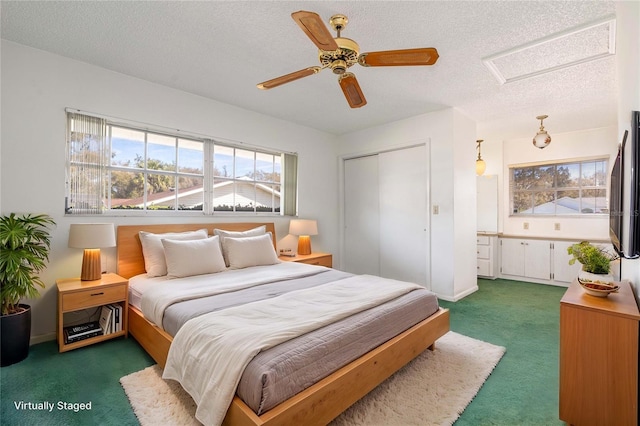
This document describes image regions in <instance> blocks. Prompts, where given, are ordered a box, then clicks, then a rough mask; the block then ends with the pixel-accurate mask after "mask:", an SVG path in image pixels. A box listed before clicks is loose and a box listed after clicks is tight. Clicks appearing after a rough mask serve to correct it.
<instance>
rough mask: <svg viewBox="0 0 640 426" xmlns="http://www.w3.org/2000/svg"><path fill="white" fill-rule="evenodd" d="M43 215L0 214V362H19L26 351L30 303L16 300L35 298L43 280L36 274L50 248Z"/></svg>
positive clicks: (48, 222)
mask: <svg viewBox="0 0 640 426" xmlns="http://www.w3.org/2000/svg"><path fill="white" fill-rule="evenodd" d="M53 225H55V222H54V221H53V219H52V218H51V217H49V216H48V215H46V214H39V215H32V214H25V215H20V216H17V215H16V214H15V213H11V214H9V215H8V216H6V215H3V216H1V217H0V303H1V309H2V310H1V312H0V326H1V330H0V331H1V333H2V334H1V336H0V339H1V340H0V344H1V346H0V364H1V366H2V367H4V366H6V365H11V364H14V363H16V362H19V361H22V360H23V359H25V358H26V357H27V355H28V354H29V340H30V338H31V306H29V305H25V304H21V303H20V299H23V298H25V297H27V298H35V297H37V296H38V295H39V289H38V287H41V288H44V286H45V285H44V283H43V282H42V280H41V279H40V277H39V276H38V273H39V272H41V271H42V270H43V269H44V268H45V267H46V262H47V261H48V260H49V250H50V247H51V236H50V234H49V231H50V229H49V228H50V227H51V226H53Z"/></svg>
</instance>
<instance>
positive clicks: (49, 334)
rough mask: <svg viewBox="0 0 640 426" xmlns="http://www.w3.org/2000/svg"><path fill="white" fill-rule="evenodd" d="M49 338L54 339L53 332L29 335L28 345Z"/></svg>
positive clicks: (54, 334) (45, 340) (42, 341)
mask: <svg viewBox="0 0 640 426" xmlns="http://www.w3.org/2000/svg"><path fill="white" fill-rule="evenodd" d="M51 340H56V333H55V332H52V333H47V334H40V335H39V336H31V339H30V340H29V346H31V345H37V344H38V343H44V342H49V341H51Z"/></svg>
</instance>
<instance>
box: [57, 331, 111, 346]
mask: <svg viewBox="0 0 640 426" xmlns="http://www.w3.org/2000/svg"><path fill="white" fill-rule="evenodd" d="M96 336H102V330H94V331H92V332H90V333H86V334H80V335H76V336H69V334H68V333H67V331H66V330H65V333H64V342H65V343H66V344H69V343H74V342H79V341H80V340H85V339H90V338H92V337H96Z"/></svg>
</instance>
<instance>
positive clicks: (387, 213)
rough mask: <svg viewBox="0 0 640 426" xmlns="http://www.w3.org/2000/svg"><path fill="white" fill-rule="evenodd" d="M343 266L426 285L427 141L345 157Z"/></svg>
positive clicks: (347, 269) (352, 270)
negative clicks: (418, 144) (372, 153)
mask: <svg viewBox="0 0 640 426" xmlns="http://www.w3.org/2000/svg"><path fill="white" fill-rule="evenodd" d="M344 195H345V201H344V206H345V208H344V218H345V230H344V249H345V250H344V256H343V269H344V270H345V271H347V272H352V273H356V274H373V275H380V276H383V277H386V278H393V279H398V280H404V281H411V282H415V283H418V284H421V285H425V286H426V285H427V275H428V274H427V255H426V250H427V190H426V147H425V146H424V145H422V146H417V147H412V148H405V149H399V150H395V151H389V152H381V153H378V154H375V155H371V156H367V157H359V158H354V159H349V160H345V161H344Z"/></svg>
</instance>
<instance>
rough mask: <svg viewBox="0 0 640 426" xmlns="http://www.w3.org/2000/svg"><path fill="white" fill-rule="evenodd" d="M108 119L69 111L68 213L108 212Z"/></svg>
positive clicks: (66, 210)
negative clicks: (106, 210) (105, 202)
mask: <svg viewBox="0 0 640 426" xmlns="http://www.w3.org/2000/svg"><path fill="white" fill-rule="evenodd" d="M106 129H107V126H106V120H104V119H102V118H97V117H91V116H88V115H83V114H78V113H75V112H67V163H68V164H67V194H68V195H67V199H66V200H65V212H66V213H67V214H79V213H82V214H100V213H102V212H103V211H104V202H103V201H104V198H105V195H106V183H107V169H106V165H107V164H109V159H108V147H107V142H106V141H107V137H106V136H107V134H106V133H107V131H106Z"/></svg>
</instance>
